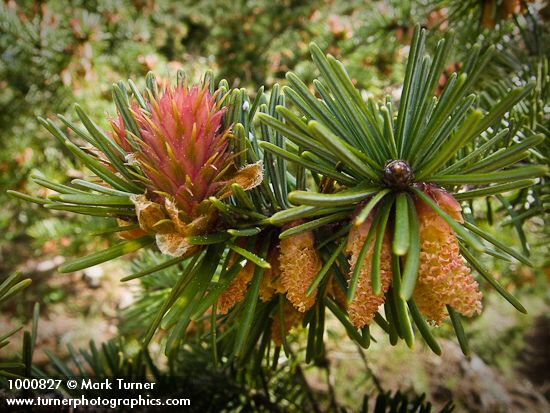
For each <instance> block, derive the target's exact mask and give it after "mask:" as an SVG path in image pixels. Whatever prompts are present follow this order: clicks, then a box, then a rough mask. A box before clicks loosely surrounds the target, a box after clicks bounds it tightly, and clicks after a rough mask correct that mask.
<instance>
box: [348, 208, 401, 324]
mask: <svg viewBox="0 0 550 413" xmlns="http://www.w3.org/2000/svg"><path fill="white" fill-rule="evenodd" d="M371 223H372V217H369V218H367V220H365V222H363V223H362V224H361V225H358V226H355V225H354V226H352V228H351V230H350V232H349V235H348V243H347V245H346V252H347V253H348V254H350V258H349V264H350V276H349V280H351V276H352V274H353V270H354V268H355V266H356V265H360V266H361V270H360V271H361V272H360V274H359V280H358V281H357V288H356V290H355V295H354V297H353V301H352V302H351V303H350V304H349V305H348V314H349V317H350V320H351V322H352V324H353V325H354V326H355V327H357V328H362V327H364V326H366V325H368V324H370V323H371V321H372V319H373V318H374V315H375V314H376V312H377V311H378V307H380V305H382V304H383V303H384V301H385V293H386V292H387V291H388V289H389V287H390V282H391V278H392V271H391V255H390V248H391V246H390V238H389V235H388V231H386V233H385V234H384V240H383V243H382V251H381V257H380V281H381V286H382V293H381V294H380V295H375V294H374V293H373V291H372V284H371V272H372V255H373V250H374V240H373V239H371V242H370V245H369V246H368V250H367V252H366V254H365V256H364V258H363V262H361V263H358V262H357V259H358V256H359V253H360V251H361V248H362V247H363V244H364V243H365V239H366V238H367V235H368V233H369V229H370V227H371Z"/></svg>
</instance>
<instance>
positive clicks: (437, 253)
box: [413, 186, 482, 325]
mask: <svg viewBox="0 0 550 413" xmlns="http://www.w3.org/2000/svg"><path fill="white" fill-rule="evenodd" d="M424 192H426V194H427V195H429V196H430V197H431V198H432V199H433V200H434V201H435V202H436V203H437V204H438V205H439V207H440V208H441V209H443V210H444V211H445V212H446V213H447V214H449V215H450V216H451V217H452V218H453V219H455V220H456V221H458V222H462V215H461V213H460V211H461V208H460V205H459V204H458V202H457V201H456V200H455V199H454V198H453V197H452V195H451V194H449V193H448V192H446V191H444V190H443V189H439V188H436V187H433V186H426V188H425V189H424ZM415 205H416V212H417V215H418V220H419V223H420V242H421V248H420V268H419V270H418V278H417V281H416V287H415V290H414V293H413V298H414V300H415V301H416V303H417V305H418V307H419V309H420V311H421V312H422V313H423V314H424V315H425V316H426V317H427V318H428V320H429V321H431V322H432V323H434V324H435V325H439V324H440V323H441V321H442V320H443V319H444V318H445V316H446V309H445V306H446V305H450V306H451V307H453V308H454V309H455V310H456V311H458V312H459V313H461V314H463V315H465V316H468V317H470V316H472V315H474V314H476V313H480V312H481V298H482V294H481V292H479V290H478V283H477V282H476V281H475V280H474V277H473V275H472V273H471V271H470V269H469V268H468V267H467V266H466V265H465V262H464V258H463V257H462V256H461V255H460V249H459V245H458V240H457V238H456V235H455V234H454V232H453V230H452V229H451V227H450V226H449V224H447V223H446V222H445V221H444V220H443V219H442V218H441V217H440V216H439V215H438V214H437V213H436V212H434V211H433V210H432V209H431V208H430V207H429V206H428V205H426V204H425V203H424V202H422V201H421V200H420V199H416V200H415Z"/></svg>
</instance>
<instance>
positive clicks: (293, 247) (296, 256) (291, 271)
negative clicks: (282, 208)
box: [279, 221, 321, 313]
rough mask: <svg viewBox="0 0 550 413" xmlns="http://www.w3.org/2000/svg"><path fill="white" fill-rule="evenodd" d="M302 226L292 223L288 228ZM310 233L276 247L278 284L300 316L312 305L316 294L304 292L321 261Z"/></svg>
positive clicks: (297, 236) (291, 237)
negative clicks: (279, 271)
mask: <svg viewBox="0 0 550 413" xmlns="http://www.w3.org/2000/svg"><path fill="white" fill-rule="evenodd" d="M299 224H301V222H300V221H296V222H293V223H292V224H291V225H290V227H294V226H296V225H299ZM314 244H315V239H314V237H313V232H312V231H303V232H300V233H298V234H295V235H292V236H290V237H287V238H283V239H282V240H281V241H280V243H279V248H280V254H279V265H280V269H281V283H282V285H283V287H284V289H285V290H286V297H287V299H288V300H289V301H290V302H291V303H292V305H294V307H295V308H296V309H297V310H298V311H300V312H302V313H303V312H306V311H307V310H309V309H310V308H311V306H313V304H315V297H316V295H317V291H313V292H312V293H311V295H309V296H308V295H307V294H306V292H307V290H308V288H309V286H310V285H311V283H312V282H313V281H314V280H315V277H316V276H317V274H318V273H319V270H320V269H321V259H320V258H319V254H318V253H317V251H316V250H315V245H314Z"/></svg>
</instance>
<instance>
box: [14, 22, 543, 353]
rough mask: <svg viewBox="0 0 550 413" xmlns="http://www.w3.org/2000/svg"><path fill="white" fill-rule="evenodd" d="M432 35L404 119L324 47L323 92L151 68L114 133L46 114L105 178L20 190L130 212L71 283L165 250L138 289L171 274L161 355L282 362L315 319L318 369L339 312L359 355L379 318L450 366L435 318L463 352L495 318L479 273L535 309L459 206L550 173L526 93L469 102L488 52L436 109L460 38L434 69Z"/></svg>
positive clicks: (500, 254) (504, 252) (445, 45)
mask: <svg viewBox="0 0 550 413" xmlns="http://www.w3.org/2000/svg"><path fill="white" fill-rule="evenodd" d="M425 37H426V36H425V33H424V31H421V30H420V29H418V28H417V29H416V30H415V33H414V36H413V41H412V45H411V49H410V54H409V59H408V64H407V67H406V74H405V79H404V82H403V91H402V95H401V98H400V102H399V105H398V107H397V108H396V106H395V105H394V104H392V102H391V99H390V98H386V99H385V100H384V101H383V102H377V101H376V100H375V99H374V98H372V97H370V98H368V99H366V100H365V99H364V98H363V97H362V95H361V94H360V92H359V91H358V90H357V89H356V88H355V87H354V85H353V83H352V81H351V79H350V78H349V76H348V75H347V73H346V70H345V69H344V67H343V65H342V64H341V63H340V62H339V61H338V60H336V59H335V58H333V57H332V56H330V55H329V56H325V54H324V53H323V52H322V51H321V50H320V49H319V48H318V47H317V46H316V45H312V46H311V53H312V57H313V61H314V63H315V65H316V66H317V68H318V70H319V72H320V74H321V77H320V78H318V79H316V80H314V81H313V88H314V90H315V92H313V91H312V89H310V88H309V87H308V86H307V85H306V84H305V83H304V82H303V81H302V80H301V79H300V78H299V77H298V76H297V75H295V74H293V73H289V74H288V75H287V79H288V82H289V86H288V87H285V88H284V89H283V90H282V91H281V90H280V89H279V87H278V85H275V86H274V87H273V89H272V90H271V93H270V96H269V98H267V97H266V95H265V94H264V92H263V88H261V89H260V90H259V91H258V93H257V94H256V96H255V98H254V99H250V98H249V97H248V95H247V93H246V91H245V90H237V89H235V90H230V88H229V86H228V83H227V82H226V81H224V80H222V81H221V82H219V84H218V86H217V87H215V85H214V83H213V81H212V80H211V79H210V76H207V77H205V79H204V81H203V82H202V84H200V85H189V84H188V82H187V80H186V79H185V76H184V75H183V74H182V73H179V74H178V80H177V85H176V86H175V87H173V88H172V87H169V86H166V87H162V88H160V89H159V87H158V85H157V83H156V81H155V79H154V78H153V77H152V76H148V77H147V90H146V91H145V93H143V94H142V93H141V92H140V91H139V90H138V88H137V87H136V86H135V85H134V83H132V82H131V81H130V82H129V84H128V85H125V84H124V83H122V82H120V83H119V84H117V85H115V86H114V89H113V97H114V100H115V103H116V106H117V112H118V113H117V116H116V117H115V119H114V120H113V121H112V126H113V131H111V132H106V131H103V130H101V129H100V128H99V127H98V126H96V124H95V123H94V122H93V121H92V120H91V119H90V118H89V117H88V116H87V114H86V113H85V112H84V111H83V110H82V109H80V108H79V107H77V113H78V116H79V118H80V120H81V121H82V124H83V125H84V128H81V127H78V126H76V125H74V124H73V123H71V122H69V121H68V120H67V119H66V118H64V117H62V116H60V119H61V121H62V122H63V123H64V125H65V126H66V127H67V128H68V129H69V130H71V133H72V134H73V135H74V138H72V140H75V138H76V139H78V141H79V142H81V145H80V146H78V145H77V144H76V143H73V141H72V140H71V139H69V137H68V136H67V135H66V134H65V133H64V132H63V131H62V130H61V129H60V128H59V127H58V126H57V125H56V124H55V123H54V122H53V121H51V120H45V119H42V120H41V122H42V124H43V125H44V126H45V127H46V128H47V129H48V130H49V131H50V132H51V133H52V134H53V135H54V136H55V137H56V138H57V139H58V140H59V141H60V142H61V143H62V144H63V145H64V146H65V147H66V148H67V149H68V150H69V151H71V152H72V153H73V154H74V155H75V156H76V157H77V158H78V159H79V160H80V161H81V162H82V163H83V164H84V165H86V167H87V168H88V169H89V170H90V171H91V173H92V174H91V175H90V176H89V177H88V178H87V179H76V180H73V181H72V182H71V184H70V185H65V184H60V183H54V182H50V181H48V180H46V179H43V178H36V179H35V181H36V182H37V183H38V184H40V185H43V186H45V187H47V188H50V189H51V190H53V191H55V192H57V193H56V194H54V195H51V196H49V197H48V198H45V199H44V198H38V197H34V196H31V195H26V194H22V193H17V192H12V194H13V195H14V196H17V197H20V198H23V199H26V200H29V201H32V202H36V203H39V204H42V205H44V207H46V208H48V209H53V210H64V211H72V212H75V213H80V214H87V215H94V216H103V217H114V218H116V219H117V225H116V226H114V227H112V228H111V229H110V230H109V232H116V233H118V234H119V235H120V237H121V238H123V239H124V241H121V242H120V243H118V244H116V245H114V246H112V247H110V248H108V249H106V250H104V251H99V252H97V253H94V254H92V255H89V256H87V257H84V258H81V259H78V260H76V261H73V262H69V263H65V264H63V265H62V267H61V268H60V270H61V271H64V272H70V271H75V270H79V269H83V268H86V267H89V266H92V265H95V264H98V263H101V262H105V261H108V260H111V259H114V258H116V257H119V256H121V255H124V254H127V253H130V252H134V251H137V250H139V249H141V248H144V247H147V248H158V249H159V250H160V251H161V252H162V253H163V254H165V255H167V256H168V257H167V259H166V260H165V261H162V262H160V263H158V264H156V265H155V266H153V267H150V268H147V269H144V270H141V271H139V272H137V273H135V274H132V275H130V276H128V277H126V278H125V280H129V279H134V278H140V277H147V276H151V274H153V273H155V272H157V271H160V270H163V269H166V268H168V267H171V266H174V267H175V268H176V269H177V274H178V275H177V277H176V279H175V280H174V281H173V283H172V284H171V289H170V292H169V293H168V294H165V295H164V296H163V301H162V302H161V303H155V305H154V308H155V313H154V315H152V317H151V318H150V319H149V326H148V328H147V330H146V331H144V332H143V345H144V346H147V345H148V343H149V342H150V341H151V339H152V337H153V335H154V334H155V332H156V331H157V329H158V328H159V327H160V328H161V329H163V330H165V331H166V332H167V336H166V341H165V349H166V353H167V354H174V352H177V350H178V349H181V347H180V346H181V344H182V343H183V340H184V339H185V338H186V335H187V336H192V335H193V334H199V335H202V337H207V339H208V340H209V341H210V343H211V350H212V354H213V357H214V360H215V363H217V362H218V361H219V360H224V361H227V360H229V361H234V360H236V361H238V362H240V363H245V362H248V361H252V362H254V363H262V360H265V359H266V358H267V357H273V358H274V360H277V358H278V353H279V351H280V349H281V348H283V349H284V351H285V352H286V353H287V354H292V348H291V346H290V344H289V342H288V341H287V339H286V337H287V334H288V332H289V331H290V330H291V329H292V328H293V327H298V326H303V327H304V328H305V329H307V332H308V337H307V351H306V359H307V360H308V361H311V360H319V359H321V358H322V356H323V353H324V332H325V318H326V309H327V308H328V309H329V310H330V311H331V312H332V313H333V314H334V315H335V316H336V317H337V319H338V320H339V321H340V322H341V323H342V324H343V325H344V327H345V329H346V332H347V333H348V335H349V336H350V337H351V339H353V340H355V341H356V342H357V343H359V344H360V345H361V346H363V347H365V348H366V347H368V346H369V343H370V330H369V326H370V325H371V324H372V322H375V323H377V324H379V325H380V326H381V327H382V329H383V330H384V331H385V332H386V333H387V334H388V335H389V340H390V343H392V344H395V343H396V342H397V341H398V340H399V339H403V340H405V342H406V343H407V344H408V345H409V346H412V345H413V342H414V331H415V328H416V330H418V331H419V332H420V334H421V335H422V337H423V338H424V340H425V341H426V343H427V344H428V345H429V346H430V348H431V349H432V350H433V351H434V352H436V353H438V354H439V353H440V351H441V350H440V348H439V346H438V344H437V342H436V340H435V339H434V337H433V336H432V334H431V332H430V328H429V324H432V325H439V324H440V323H441V322H442V321H443V320H444V319H445V317H446V316H447V315H449V316H450V318H451V321H452V324H453V326H454V328H455V331H456V334H457V337H458V339H459V341H460V344H461V347H462V349H463V351H465V352H467V350H468V346H467V342H466V337H465V334H464V330H463V328H462V325H461V321H460V319H461V315H463V316H468V317H470V316H473V315H475V314H479V313H480V312H481V309H482V293H481V290H480V288H479V285H478V282H477V281H476V279H475V277H476V274H478V275H480V276H481V277H482V278H483V279H485V280H486V281H487V282H488V283H489V284H491V285H492V286H493V287H494V288H495V289H497V291H499V293H500V294H501V295H502V296H503V297H504V298H505V299H507V300H508V301H509V302H510V303H511V304H512V305H514V306H515V307H516V308H517V309H518V310H520V311H525V310H524V308H523V306H522V305H521V304H520V303H519V302H518V301H517V300H516V299H515V298H514V297H513V296H511V295H510V293H509V292H507V291H506V290H505V289H504V288H503V287H502V286H501V285H500V284H499V283H498V282H497V281H496V280H495V279H494V278H493V277H492V276H491V274H490V273H489V272H488V271H487V270H486V269H485V268H484V267H483V265H482V264H481V262H480V261H479V259H478V258H477V254H478V253H479V252H484V253H487V254H490V255H493V256H495V257H497V258H502V259H509V258H515V259H517V260H519V261H521V262H523V263H526V264H529V261H528V259H527V258H526V257H525V256H524V255H523V254H520V253H518V252H516V251H515V250H513V249H511V248H509V247H508V246H507V245H505V244H503V243H502V242H500V241H499V240H497V239H495V238H494V237H493V236H491V235H490V234H488V233H486V232H485V231H483V230H481V229H480V228H479V227H478V226H477V225H476V224H475V222H474V221H473V219H472V216H471V215H470V214H465V213H463V210H462V202H463V201H467V200H472V199H475V198H478V197H486V196H489V195H495V194H502V193H504V192H508V191H513V190H517V189H520V188H526V187H529V186H531V185H533V184H535V183H536V182H537V178H538V177H541V176H543V175H544V174H545V173H546V172H547V169H546V167H543V166H538V165H536V163H537V161H536V157H533V156H532V154H533V153H534V150H533V148H535V147H536V145H538V144H540V143H541V142H542V141H543V139H544V137H543V135H542V134H534V133H528V132H523V133H521V134H516V133H515V132H514V131H513V130H511V129H510V128H508V127H507V126H508V125H507V122H506V118H507V117H506V114H507V113H508V112H510V111H511V110H512V108H513V107H514V105H516V104H517V103H518V102H520V101H521V100H522V99H523V98H524V97H525V96H526V95H528V94H529V93H530V91H531V90H532V85H530V84H529V85H527V86H524V87H519V88H513V89H510V90H508V91H507V92H506V94H505V95H503V96H502V97H501V98H500V99H499V100H498V101H495V102H494V103H493V104H490V105H480V104H479V103H480V102H479V96H478V95H477V94H475V93H473V92H472V90H473V86H474V85H475V82H476V81H477V80H478V78H479V77H480V75H481V72H482V70H483V68H484V67H485V65H486V64H487V62H488V61H489V60H490V59H492V56H494V51H493V49H488V50H487V51H485V52H483V53H481V52H480V47H478V46H474V47H473V48H472V49H471V51H470V53H469V57H468V59H467V60H466V61H465V62H464V64H463V65H462V66H461V69H460V71H459V72H458V73H453V74H451V75H450V76H449V78H448V80H447V82H446V83H445V85H444V87H443V88H442V90H441V91H440V93H439V94H438V95H437V97H436V95H435V91H436V88H437V87H438V85H439V81H440V78H441V73H442V71H443V69H444V68H445V65H446V58H447V56H448V54H449V52H450V47H451V41H450V38H449V37H446V38H444V39H443V40H441V41H440V42H439V43H438V46H437V48H436V50H435V54H434V56H433V58H432V57H430V56H427V55H425ZM533 159H534V160H533ZM143 304H145V301H141V305H143ZM382 310H383V311H382ZM378 339H380V338H378Z"/></svg>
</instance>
